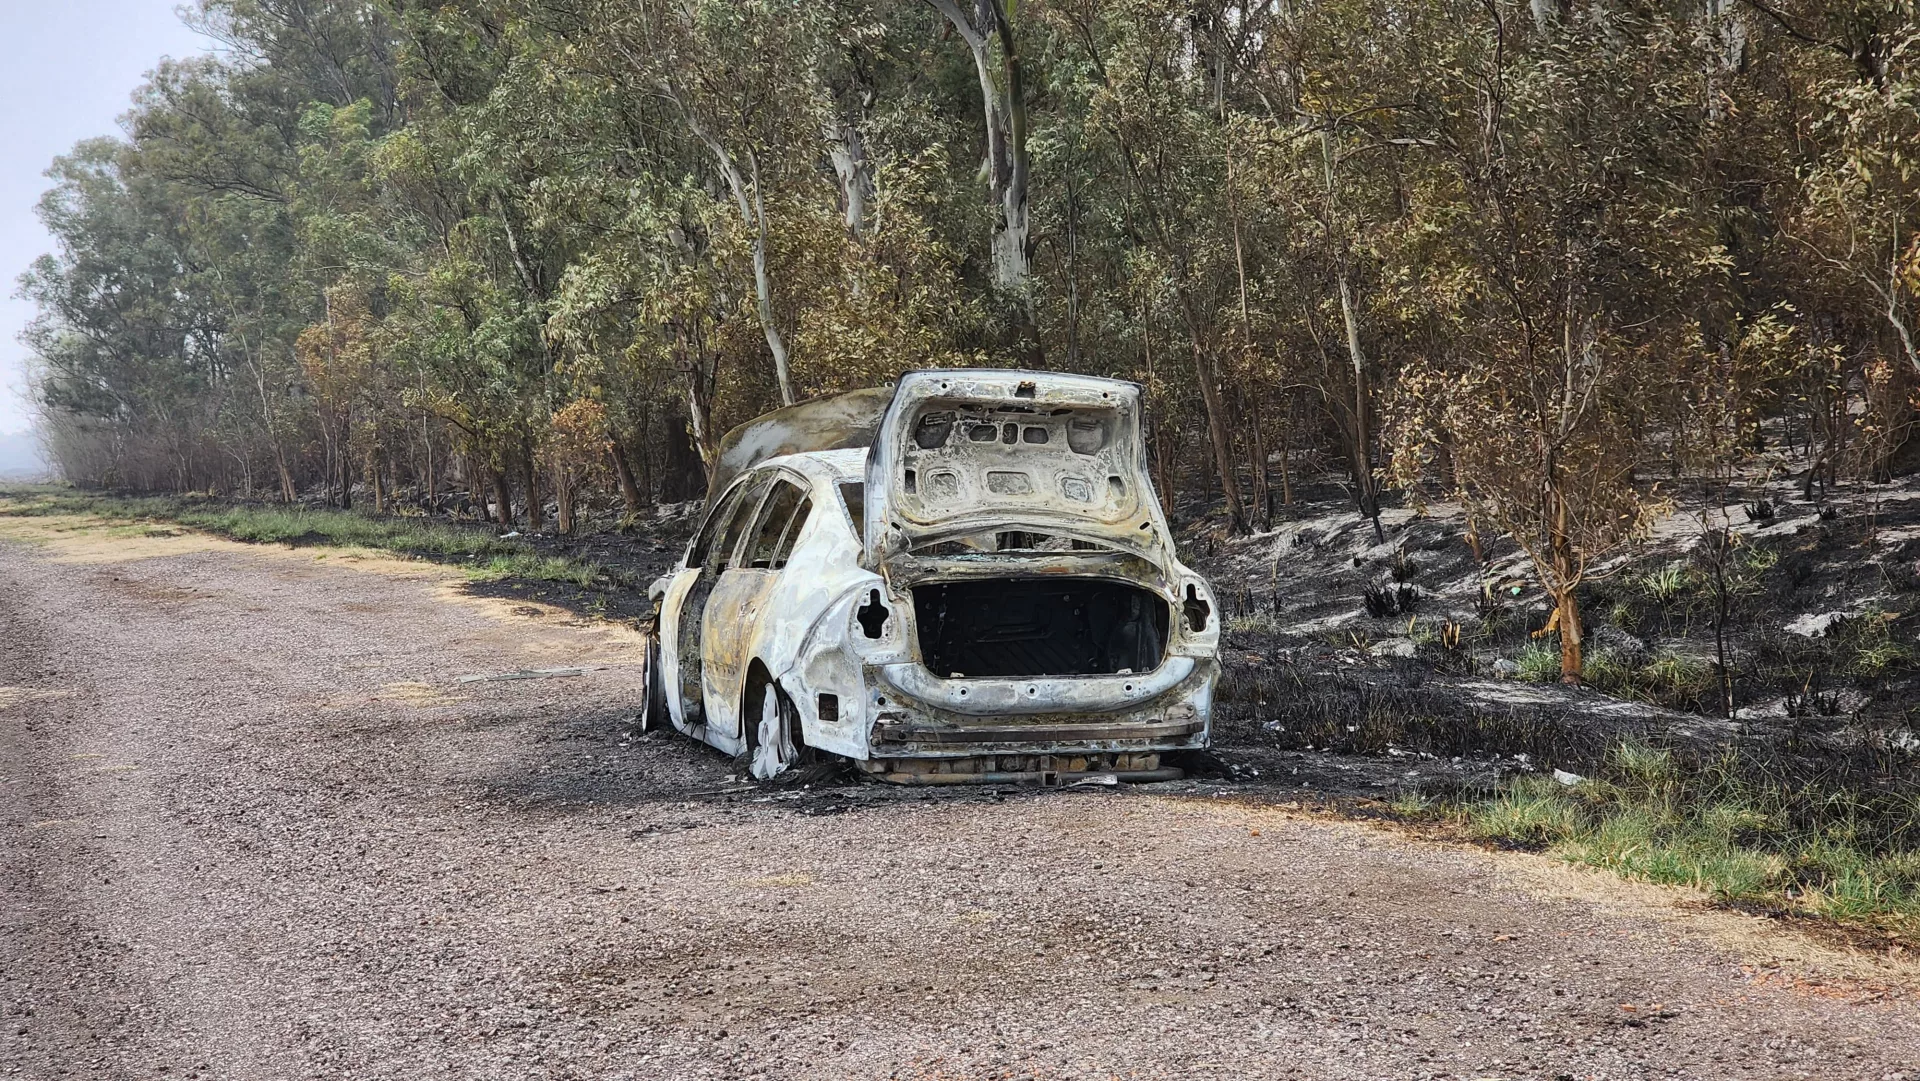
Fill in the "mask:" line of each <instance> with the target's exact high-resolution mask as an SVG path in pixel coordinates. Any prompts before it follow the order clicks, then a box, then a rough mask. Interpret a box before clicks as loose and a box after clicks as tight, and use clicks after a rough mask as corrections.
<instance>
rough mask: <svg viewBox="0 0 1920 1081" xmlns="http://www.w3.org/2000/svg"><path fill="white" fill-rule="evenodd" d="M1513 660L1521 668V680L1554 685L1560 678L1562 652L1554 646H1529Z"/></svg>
mask: <svg viewBox="0 0 1920 1081" xmlns="http://www.w3.org/2000/svg"><path fill="white" fill-rule="evenodd" d="M1513 660H1514V663H1515V664H1517V665H1519V666H1520V673H1519V675H1520V678H1521V679H1524V680H1527V681H1529V682H1532V683H1552V682H1554V681H1555V680H1557V679H1559V678H1560V651H1559V650H1558V649H1555V648H1554V647H1552V646H1541V645H1531V646H1528V647H1527V648H1526V649H1523V650H1521V651H1520V655H1519V656H1518V657H1515V658H1514V659H1513Z"/></svg>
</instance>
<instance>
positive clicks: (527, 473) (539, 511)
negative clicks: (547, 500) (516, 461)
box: [520, 440, 547, 533]
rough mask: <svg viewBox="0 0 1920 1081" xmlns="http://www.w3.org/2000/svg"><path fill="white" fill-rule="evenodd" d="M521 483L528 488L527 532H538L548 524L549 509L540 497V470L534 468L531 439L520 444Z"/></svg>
mask: <svg viewBox="0 0 1920 1081" xmlns="http://www.w3.org/2000/svg"><path fill="white" fill-rule="evenodd" d="M520 483H521V484H522V485H524V486H525V487H526V489H527V532H529V533H538V532H540V527H542V526H544V525H546V524H547V510H546V506H545V504H544V501H543V500H542V499H541V498H540V478H539V471H538V470H536V469H534V462H533V443H532V441H530V440H529V441H523V442H522V443H521V444H520Z"/></svg>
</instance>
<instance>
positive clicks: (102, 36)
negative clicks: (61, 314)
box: [0, 0, 209, 435]
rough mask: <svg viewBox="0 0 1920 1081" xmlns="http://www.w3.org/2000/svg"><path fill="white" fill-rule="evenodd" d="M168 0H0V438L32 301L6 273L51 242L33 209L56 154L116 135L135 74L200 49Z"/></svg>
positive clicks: (21, 414)
mask: <svg viewBox="0 0 1920 1081" xmlns="http://www.w3.org/2000/svg"><path fill="white" fill-rule="evenodd" d="M174 8H175V4H174V0H0V42H5V43H6V45H5V51H6V56H5V59H4V60H0V435H5V434H7V433H9V432H14V431H19V430H22V429H24V428H26V426H27V412H26V405H25V402H24V401H23V400H22V399H21V397H20V393H21V390H22V386H21V384H22V383H23V382H24V375H23V368H22V365H21V361H22V359H23V356H24V354H25V353H26V349H25V347H23V346H21V345H20V344H19V342H17V341H15V338H16V337H18V335H19V333H20V331H21V329H22V328H24V327H25V326H26V324H27V320H28V319H29V318H31V317H32V315H33V307H32V306H31V305H29V304H27V303H26V302H25V301H21V300H16V299H14V296H13V293H14V290H15V288H16V287H17V286H16V283H15V279H16V278H18V277H19V276H20V272H21V271H23V270H25V269H27V264H29V263H31V262H33V260H34V259H35V258H36V257H38V256H39V255H40V254H41V253H43V252H46V251H48V250H50V249H51V248H52V246H53V241H52V240H51V239H50V238H49V237H48V236H47V234H46V233H45V232H44V231H43V230H42V229H41V228H40V219H38V218H37V217H35V216H34V213H33V206H34V204H35V203H36V202H38V201H39V199H40V193H41V192H43V191H45V190H46V187H47V179H46V177H44V176H42V175H41V174H42V173H44V172H45V171H46V168H47V165H48V163H50V162H51V161H52V160H53V158H54V156H55V155H56V154H63V153H65V152H66V151H67V150H68V149H69V148H71V147H72V146H73V144H74V143H76V142H79V141H80V140H81V139H86V138H90V137H92V136H95V135H112V134H118V133H119V130H120V129H119V126H118V124H117V120H118V118H119V116H120V114H122V113H124V112H126V111H127V107H128V105H129V104H131V95H132V93H133V90H134V88H135V87H137V86H139V85H140V83H141V82H142V81H143V80H142V76H143V75H144V74H145V73H146V72H147V71H148V70H150V69H151V68H152V67H153V66H154V64H155V63H156V62H157V61H158V60H159V59H160V58H161V57H162V56H189V55H192V54H194V53H198V52H204V51H205V50H206V49H207V47H208V45H209V42H208V41H207V40H206V39H205V38H202V37H200V36H199V35H197V34H195V33H194V32H193V31H191V30H189V29H187V28H186V26H185V25H183V24H182V23H181V21H180V17H179V15H177V14H176V13H175V10H174Z"/></svg>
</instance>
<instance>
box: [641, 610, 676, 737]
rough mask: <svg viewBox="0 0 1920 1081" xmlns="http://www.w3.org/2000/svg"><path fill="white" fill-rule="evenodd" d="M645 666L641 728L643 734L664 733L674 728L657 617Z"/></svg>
mask: <svg viewBox="0 0 1920 1081" xmlns="http://www.w3.org/2000/svg"><path fill="white" fill-rule="evenodd" d="M644 665H645V667H644V668H643V669H642V673H643V674H642V676H641V679H642V680H643V682H644V687H643V689H642V692H641V696H640V724H639V728H640V731H642V732H664V731H666V730H667V729H669V728H672V727H673V720H672V718H671V717H670V716H668V714H667V680H666V673H665V672H664V671H663V670H662V669H661V666H660V625H659V617H657V616H656V617H655V618H654V626H653V629H652V630H650V631H648V632H647V646H646V657H645V661H644Z"/></svg>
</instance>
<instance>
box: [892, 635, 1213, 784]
mask: <svg viewBox="0 0 1920 1081" xmlns="http://www.w3.org/2000/svg"><path fill="white" fill-rule="evenodd" d="M1179 660H1181V661H1183V662H1186V663H1183V664H1181V665H1178V666H1174V667H1178V668H1181V669H1184V671H1182V673H1181V678H1180V679H1178V680H1177V681H1176V682H1174V683H1173V684H1172V685H1171V686H1166V687H1163V688H1159V689H1158V690H1159V693H1157V694H1154V695H1152V696H1151V697H1149V698H1146V699H1145V700H1141V699H1139V698H1135V699H1133V700H1132V701H1129V702H1127V703H1126V705H1125V706H1124V707H1122V708H1112V706H1111V698H1110V697H1109V696H1108V694H1107V693H1106V692H1105V688H1103V687H1099V686H1090V687H1087V688H1086V690H1087V692H1088V694H1087V697H1088V698H1090V699H1092V701H1090V702H1087V703H1085V704H1081V703H1076V702H1075V701H1074V697H1075V696H1074V695H1073V694H1072V693H1071V692H1072V688H1070V687H1063V686H1061V685H1062V684H1073V683H1079V682H1083V681H1080V680H1047V681H1044V682H1046V683H1052V684H1054V685H1055V686H1056V687H1057V688H1059V689H1060V690H1061V691H1063V692H1065V693H1058V694H1055V695H1051V696H1043V700H1042V701H1037V702H1033V703H1032V707H1034V708H1031V711H1030V712H1023V711H1017V710H1007V711H1005V712H994V713H992V714H988V715H981V714H979V713H975V712H973V711H972V710H971V709H970V710H969V711H967V712H959V711H956V710H952V709H946V708H942V706H941V705H936V704H934V703H930V702H927V701H926V700H924V699H921V698H919V697H917V696H915V695H910V694H902V693H900V692H901V690H902V688H901V683H903V682H907V681H903V680H900V679H898V678H897V677H898V673H891V672H890V673H887V675H893V676H895V677H896V678H893V679H887V678H882V679H880V680H878V681H876V683H877V685H878V686H880V687H884V688H887V689H888V690H889V691H891V692H892V693H891V694H888V695H886V700H885V704H884V705H882V706H880V707H879V710H878V712H877V714H876V715H875V719H874V722H873V726H872V728H871V730H870V731H869V734H868V754H869V757H870V758H872V759H876V760H879V759H893V760H899V759H963V758H983V757H1002V756H1024V757H1029V758H1031V757H1039V756H1051V757H1054V758H1062V759H1086V758H1088V757H1089V756H1106V758H1109V759H1110V758H1111V757H1112V756H1116V755H1121V756H1125V755H1139V754H1142V753H1144V752H1159V751H1177V750H1194V749H1199V748H1202V747H1205V746H1206V745H1207V742H1208V739H1209V737H1210V735H1211V730H1212V714H1213V689H1214V684H1215V682H1216V681H1217V679H1218V676H1219V664H1218V662H1217V661H1214V660H1213V659H1211V658H1207V659H1202V660H1190V659H1188V658H1179ZM1115 678H1116V677H1111V676H1109V677H1100V678H1097V679H1094V680H1086V681H1084V682H1087V683H1091V684H1096V685H1097V684H1100V683H1103V682H1105V681H1107V680H1113V679H1115ZM942 682H946V681H942ZM1022 690H1024V687H1023V688H1022ZM941 697H943V698H944V697H945V696H941ZM983 697H985V696H983ZM1095 703H1098V704H1095ZM969 705H972V704H971V703H969ZM1076 705H1079V707H1080V708H1077V709H1076V708H1075V707H1076ZM1101 706H1107V707H1108V708H1100V707H1101ZM976 708H977V707H976ZM1149 768H1154V769H1157V766H1156V767H1149ZM1042 769H1043V771H1044V770H1045V767H1042ZM1094 772H1105V771H1102V770H1094Z"/></svg>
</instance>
